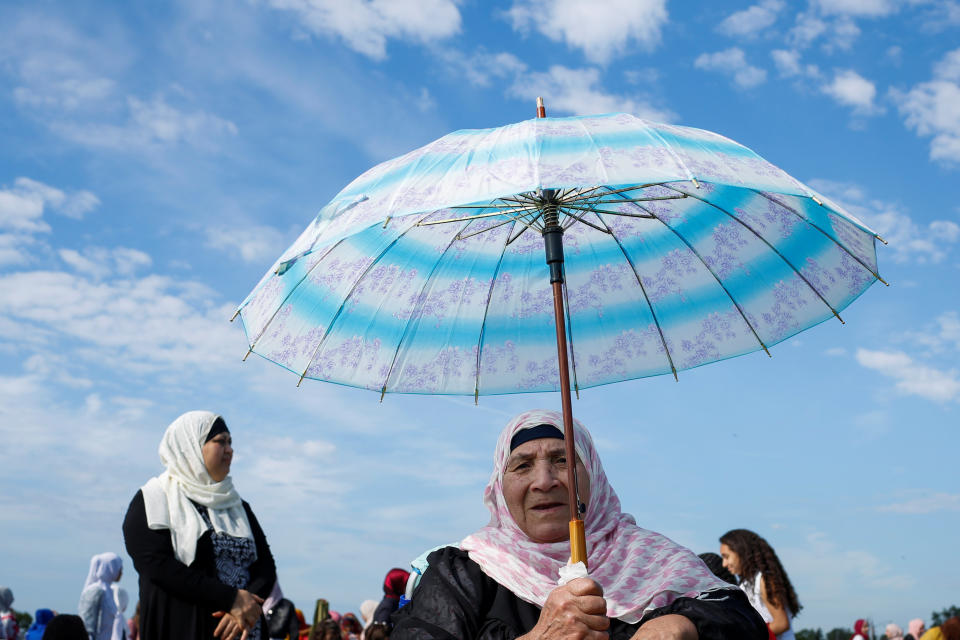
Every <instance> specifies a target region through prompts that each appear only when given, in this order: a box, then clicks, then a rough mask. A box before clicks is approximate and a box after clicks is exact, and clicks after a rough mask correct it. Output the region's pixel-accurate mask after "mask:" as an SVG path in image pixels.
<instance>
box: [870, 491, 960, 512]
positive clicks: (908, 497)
mask: <svg viewBox="0 0 960 640" xmlns="http://www.w3.org/2000/svg"><path fill="white" fill-rule="evenodd" d="M898 497H901V498H904V499H902V500H900V501H898V502H892V503H890V504H885V505H882V506H879V507H877V511H880V512H886V513H902V514H911V515H912V514H928V513H937V512H940V511H960V493H945V492H937V491H910V492H903V494H901V495H900V496H898Z"/></svg>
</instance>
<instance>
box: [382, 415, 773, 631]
mask: <svg viewBox="0 0 960 640" xmlns="http://www.w3.org/2000/svg"><path fill="white" fill-rule="evenodd" d="M562 424H563V422H562V417H561V415H560V414H559V413H556V412H554V411H530V412H527V413H524V414H521V415H520V416H518V417H516V418H514V419H513V421H511V422H510V424H508V425H507V427H506V428H505V429H504V430H503V432H502V433H501V434H500V439H499V441H498V442H497V448H496V452H495V453H494V469H493V474H492V476H491V478H490V482H489V484H488V485H487V488H486V490H485V492H484V503H485V504H486V505H487V508H488V509H489V510H490V523H489V524H488V525H487V526H486V527H484V528H482V529H480V530H479V531H477V532H476V533H474V534H472V535H470V536H468V537H467V538H465V539H464V540H463V541H462V542H461V543H460V545H459V547H443V548H441V549H439V550H437V551H434V552H433V553H431V554H430V555H429V556H428V557H427V560H428V562H429V567H428V568H427V569H426V571H425V572H424V573H423V576H422V578H421V581H420V584H419V585H418V586H417V590H416V591H415V592H414V594H413V599H412V601H411V602H410V604H408V605H407V606H405V607H403V608H402V609H400V611H399V612H397V613H396V614H395V615H394V617H393V619H394V623H395V625H396V626H395V628H394V632H393V633H392V634H391V636H390V637H391V639H392V640H413V639H417V640H420V639H424V640H425V639H437V640H439V639H444V640H448V639H449V640H452V639H456V640H474V639H476V640H480V639H482V640H494V639H498V640H499V639H501V638H504V639H505V638H523V639H524V640H548V639H549V640H563V639H565V638H570V639H572V638H580V639H596V640H600V639H607V638H613V639H614V640H628V639H630V638H634V639H637V640H641V639H644V638H646V639H667V638H675V639H678V640H696V639H698V638H699V639H702V640H714V639H720V638H729V639H731V640H732V639H736V640H754V639H756V640H765V639H766V638H767V630H766V628H765V626H764V624H763V621H762V620H761V619H760V617H759V616H758V615H757V613H756V612H755V611H754V610H753V608H752V607H751V606H750V604H749V603H748V602H747V600H746V597H745V596H744V595H743V592H741V591H740V590H739V589H736V588H735V587H732V586H731V585H729V584H726V583H724V582H722V581H721V580H719V579H717V578H716V577H714V576H713V575H712V574H711V573H710V571H709V570H708V569H707V567H706V566H705V565H704V564H703V562H701V561H700V559H699V558H697V556H696V555H694V554H693V552H692V551H689V550H687V549H684V548H683V547H680V546H679V545H677V544H675V543H673V542H671V541H670V540H668V539H667V538H665V537H663V536H661V535H659V534H656V533H653V532H652V531H647V530H645V529H641V528H640V527H638V526H637V525H636V522H635V521H634V519H633V517H632V516H630V515H628V514H625V513H622V512H621V511H620V500H619V499H618V498H617V494H616V493H615V492H614V490H613V488H612V487H611V486H610V485H609V483H608V482H607V477H606V474H605V473H604V471H603V465H602V464H601V463H600V457H599V456H598V455H597V452H596V450H595V449H594V446H593V440H592V438H591V437H590V434H589V433H587V431H586V429H584V428H583V426H582V425H580V424H579V423H575V425H574V428H575V433H576V449H577V460H576V461H575V462H576V465H577V470H578V478H579V480H578V483H579V485H580V486H579V494H580V498H581V500H582V501H583V502H584V503H585V504H586V507H587V509H586V516H585V528H586V537H587V548H588V554H589V555H588V563H589V566H590V577H588V578H576V579H574V580H572V581H570V582H568V583H567V584H565V585H563V586H557V576H558V570H559V569H560V567H561V566H563V565H565V564H566V562H567V559H568V558H569V553H570V551H569V544H568V538H569V525H568V523H569V521H570V513H569V507H568V505H567V485H566V483H567V480H566V477H567V476H566V467H567V460H566V456H565V452H564V444H563V432H562V430H561V429H562V426H561V425H562Z"/></svg>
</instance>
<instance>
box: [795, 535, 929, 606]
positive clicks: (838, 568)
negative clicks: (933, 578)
mask: <svg viewBox="0 0 960 640" xmlns="http://www.w3.org/2000/svg"><path fill="white" fill-rule="evenodd" d="M777 554H778V555H779V556H780V558H781V560H782V561H783V563H784V565H785V566H788V567H799V568H800V569H798V570H797V571H798V573H801V574H802V575H803V576H804V578H805V581H806V583H807V589H808V590H809V591H810V592H812V593H816V594H817V597H818V598H819V599H821V600H838V599H844V598H848V597H849V595H850V593H853V592H854V591H856V592H862V591H863V589H864V588H868V589H876V590H882V591H884V592H888V591H891V590H897V591H906V590H909V589H912V588H914V586H915V584H916V580H915V579H914V578H912V577H910V576H907V575H895V574H893V573H892V570H891V568H890V566H889V565H888V564H886V563H885V562H884V561H883V560H882V559H881V558H879V557H877V556H875V555H874V554H872V553H869V552H867V551H864V550H861V549H844V548H842V547H840V545H838V544H837V543H836V542H834V541H833V540H832V539H830V537H829V536H828V535H827V534H825V533H823V532H819V531H815V532H813V533H810V534H808V535H807V536H806V538H805V539H804V541H803V542H802V543H801V544H799V545H796V546H784V547H778V548H777Z"/></svg>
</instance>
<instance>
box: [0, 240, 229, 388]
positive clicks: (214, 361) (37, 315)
mask: <svg viewBox="0 0 960 640" xmlns="http://www.w3.org/2000/svg"><path fill="white" fill-rule="evenodd" d="M70 257H71V258H73V259H74V265H75V266H77V265H79V266H80V267H81V269H85V270H86V271H85V272H84V271H82V272H81V273H78V274H70V273H65V272H57V271H28V272H21V273H11V274H5V275H2V276H0V318H2V319H3V320H5V321H6V322H7V323H8V324H9V328H8V329H7V331H5V334H6V335H5V337H6V338H7V339H8V340H11V341H16V340H17V339H18V338H19V337H21V336H27V335H29V336H33V337H34V338H35V339H37V338H39V339H40V340H41V342H42V343H44V344H46V345H47V348H48V349H58V348H60V347H58V343H57V340H58V339H59V338H58V337H57V336H59V337H60V338H70V339H73V340H76V341H78V342H76V344H75V346H74V349H75V352H74V356H75V357H77V358H81V359H85V360H91V361H96V362H99V363H102V364H107V365H109V366H112V367H115V368H117V369H119V370H126V371H138V372H158V371H163V370H169V371H176V372H180V371H182V370H183V368H184V367H192V368H194V369H196V370H206V371H208V372H213V371H214V370H215V369H216V367H217V366H218V365H222V364H223V363H225V362H227V361H229V360H231V359H232V357H233V355H234V354H236V353H238V352H239V351H241V350H242V339H241V338H240V336H238V335H237V333H236V332H235V330H234V329H233V328H232V327H231V326H230V325H229V324H227V320H228V319H229V317H230V315H231V306H230V305H225V304H216V303H213V302H211V299H214V298H215V296H214V294H213V293H212V292H210V291H209V290H208V289H206V288H205V287H203V286H202V285H198V284H197V283H189V282H188V283H179V282H177V281H174V280H172V279H170V278H167V277H165V276H159V275H147V276H144V277H141V278H121V279H107V278H104V277H103V274H102V273H99V272H98V273H96V275H97V276H100V278H99V279H98V278H90V277H87V273H89V271H90V270H91V269H93V270H96V269H97V268H98V266H97V265H96V264H95V263H93V261H89V260H85V258H84V256H82V255H79V254H77V255H71V256H70ZM114 259H115V258H114ZM121 261H122V258H121ZM118 268H119V265H118ZM110 275H112V274H110ZM44 331H47V332H49V333H46V334H45V333H44Z"/></svg>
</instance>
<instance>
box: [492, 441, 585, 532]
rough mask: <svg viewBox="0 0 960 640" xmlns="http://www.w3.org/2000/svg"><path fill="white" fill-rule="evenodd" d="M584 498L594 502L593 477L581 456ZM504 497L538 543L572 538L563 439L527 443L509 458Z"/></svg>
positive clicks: (580, 480)
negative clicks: (591, 477) (591, 499)
mask: <svg viewBox="0 0 960 640" xmlns="http://www.w3.org/2000/svg"><path fill="white" fill-rule="evenodd" d="M577 481H578V483H579V486H580V501H581V502H583V503H584V504H589V503H590V477H589V476H588V475H587V470H586V469H585V468H584V466H583V463H582V462H581V461H580V459H579V457H578V458H577ZM503 497H504V499H505V500H506V502H507V508H508V509H509V510H510V515H511V516H513V519H514V521H515V522H516V523H517V525H518V526H519V527H520V530H521V531H523V532H524V533H525V534H526V535H527V537H528V538H530V539H531V540H533V541H534V542H560V541H562V540H567V539H569V538H570V505H569V504H568V503H567V454H566V451H565V450H564V445H563V440H558V439H556V438H540V439H538V440H531V441H529V442H524V443H523V444H522V445H520V446H519V447H517V448H516V449H514V450H513V452H512V453H511V454H510V457H509V458H507V466H506V468H505V469H504V472H503Z"/></svg>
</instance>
